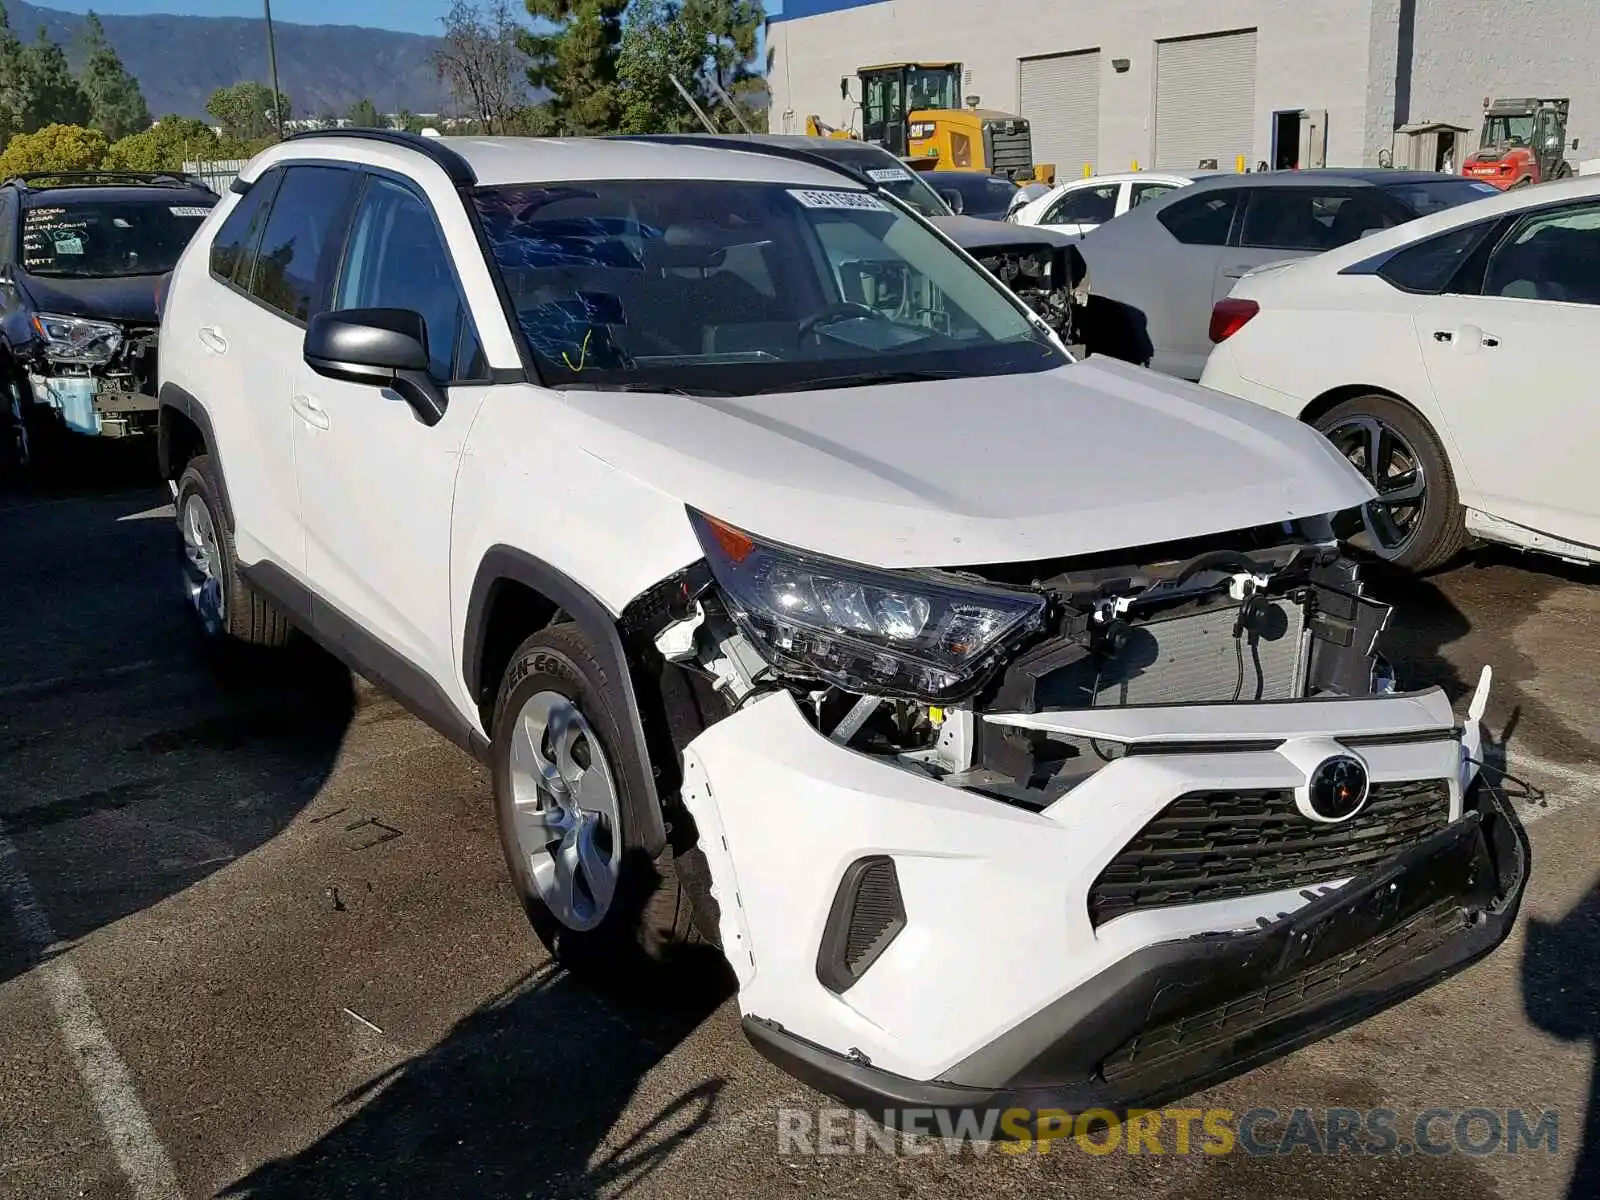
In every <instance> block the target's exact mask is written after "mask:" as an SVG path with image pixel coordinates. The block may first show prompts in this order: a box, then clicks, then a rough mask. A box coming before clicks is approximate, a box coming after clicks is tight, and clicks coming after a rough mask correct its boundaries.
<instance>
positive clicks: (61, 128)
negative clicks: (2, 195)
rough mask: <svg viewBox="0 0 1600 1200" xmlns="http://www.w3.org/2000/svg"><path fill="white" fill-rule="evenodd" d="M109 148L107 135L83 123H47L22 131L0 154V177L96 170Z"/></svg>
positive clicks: (103, 163)
mask: <svg viewBox="0 0 1600 1200" xmlns="http://www.w3.org/2000/svg"><path fill="white" fill-rule="evenodd" d="M109 148H110V146H109V144H108V143H107V142H106V135H105V134H103V133H101V132H100V131H99V130H98V129H85V128H83V127H82V126H81V125H46V126H45V127H44V128H43V129H40V130H37V131H35V132H33V133H19V134H17V135H16V136H15V137H13V138H12V139H11V141H10V142H9V143H7V145H6V148H5V152H4V153H0V179H9V178H10V177H11V176H13V175H26V174H29V173H31V172H37V171H96V170H99V169H100V168H101V167H102V166H104V165H105V160H106V151H107V150H108V149H109Z"/></svg>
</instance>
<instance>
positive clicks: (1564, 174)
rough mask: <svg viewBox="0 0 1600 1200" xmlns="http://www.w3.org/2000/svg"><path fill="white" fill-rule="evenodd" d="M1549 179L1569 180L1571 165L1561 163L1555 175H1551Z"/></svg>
mask: <svg viewBox="0 0 1600 1200" xmlns="http://www.w3.org/2000/svg"><path fill="white" fill-rule="evenodd" d="M1551 178H1552V179H1571V178H1572V164H1571V163H1569V162H1563V163H1562V164H1561V165H1559V166H1558V167H1556V169H1555V173H1554V174H1552V175H1551Z"/></svg>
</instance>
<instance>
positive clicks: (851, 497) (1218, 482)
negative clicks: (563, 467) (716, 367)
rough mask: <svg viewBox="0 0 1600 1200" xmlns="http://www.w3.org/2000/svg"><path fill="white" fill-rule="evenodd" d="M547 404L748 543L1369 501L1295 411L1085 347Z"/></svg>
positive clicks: (1064, 551) (1055, 548)
mask: <svg viewBox="0 0 1600 1200" xmlns="http://www.w3.org/2000/svg"><path fill="white" fill-rule="evenodd" d="M564 396H565V401H566V404H567V406H568V408H567V416H568V418H569V419H570V420H571V421H572V423H573V425H572V428H571V429H570V431H569V433H570V436H572V437H573V438H574V440H575V441H576V443H577V445H578V446H579V447H580V448H581V449H583V450H584V451H586V452H588V453H589V454H592V455H593V456H595V457H597V458H599V459H601V460H603V461H604V462H606V463H608V464H610V465H611V466H612V467H614V468H616V469H618V470H620V471H622V472H624V473H626V474H627V475H629V476H631V477H633V478H635V479H637V480H639V481H640V482H642V483H645V484H647V485H649V486H650V487H652V488H654V489H657V490H659V491H661V492H663V493H664V494H666V495H667V496H670V497H672V498H673V499H674V500H678V501H681V502H682V503H684V504H687V505H692V506H694V507H695V508H698V509H701V510H702V511H705V512H708V513H710V514H712V515H714V516H717V517H720V518H722V519H723V520H726V521H728V522H730V523H732V524H734V525H737V526H740V527H741V528H744V529H747V530H749V531H750V532H752V533H754V534H756V535H758V536H760V537H763V538H768V539H772V540H775V541H779V542H785V543H787V544H789V545H792V546H796V547H800V548H804V549H808V550H812V551H815V552H818V553H822V554H828V555H832V556H834V557H836V558H843V559H849V560H851V561H854V562H861V563H867V564H871V565H874V566H880V567H919V566H947V567H954V566H968V565H977V564H982V563H999V562H1017V561H1027V560H1031V559H1044V558H1054V557H1061V556H1069V555H1079V554H1089V553H1094V552H1097V551H1102V550H1115V549H1121V548H1132V547H1137V546H1143V545H1149V544H1152V543H1156V542H1164V541H1169V540H1172V539H1176V538H1184V537H1192V536H1197V535H1201V534H1206V533H1220V532H1224V531H1228V530H1233V529H1242V528H1247V527H1250V526H1255V525H1265V524H1270V523H1272V522H1276V521H1283V520H1289V519H1291V518H1295V517H1306V516H1316V515H1318V514H1321V513H1328V512H1335V511H1339V510H1342V509H1347V508H1351V507H1353V506H1355V505H1358V504H1361V503H1363V502H1365V501H1367V500H1369V499H1371V498H1372V495H1373V493H1372V491H1371V489H1370V487H1369V486H1368V484H1367V483H1366V481H1365V480H1364V479H1362V478H1361V476H1360V475H1359V474H1358V473H1357V472H1356V471H1355V469H1354V468H1353V467H1351V466H1350V465H1349V463H1347V462H1346V461H1345V460H1344V458H1343V457H1342V456H1341V455H1340V454H1339V453H1338V452H1337V451H1336V450H1334V449H1333V447H1332V446H1330V445H1329V444H1328V443H1327V442H1326V441H1325V440H1324V439H1323V438H1322V436H1321V435H1319V434H1318V433H1316V432H1315V431H1314V430H1312V429H1310V428H1309V427H1307V426H1305V425H1302V424H1301V423H1300V422H1298V421H1295V420H1293V419H1291V418H1288V417H1284V416H1281V415H1279V414H1277V413H1274V412H1271V411H1269V410H1267V409H1264V408H1259V407H1256V406H1254V405H1251V404H1249V403H1247V402H1244V401H1240V400H1235V399H1232V398H1231V397H1227V396H1223V395H1220V394H1218V393H1216V392H1212V391H1209V390H1207V389H1204V388H1201V387H1198V386H1196V385H1193V384H1188V383H1184V382H1182V381H1179V380H1175V379H1169V378H1167V377H1165V376H1162V375H1158V374H1155V373H1154V372H1151V371H1147V370H1145V369H1143V368H1138V367H1131V366H1128V365H1126V364H1124V363H1119V362H1115V361H1111V360H1106V359H1099V358H1093V359H1089V360H1087V361H1085V362H1082V363H1078V364H1075V365H1072V366H1067V367H1063V368H1061V369H1059V370H1055V371H1050V372H1047V373H1042V374H1034V375H1013V376H1000V377H994V378H985V379H960V380H948V381H939V382H929V383H907V384H894V385H887V386H881V387H860V388H847V389H843V390H839V391H827V392H789V393H779V394H776V395H770V396H753V397H748V398H735V399H724V398H701V397H687V396H674V395H655V394H636V393H621V392H586V391H572V392H567V393H565V394H564Z"/></svg>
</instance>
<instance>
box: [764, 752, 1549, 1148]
mask: <svg viewBox="0 0 1600 1200" xmlns="http://www.w3.org/2000/svg"><path fill="white" fill-rule="evenodd" d="M1465 801H1466V803H1465V811H1464V812H1463V814H1462V816H1461V818H1460V819H1458V820H1456V821H1454V822H1452V823H1451V824H1450V825H1449V826H1448V827H1447V828H1445V829H1444V830H1442V831H1441V832H1440V833H1438V834H1437V835H1435V836H1433V837H1431V838H1429V839H1428V840H1427V841H1425V842H1422V843H1419V844H1418V845H1417V846H1415V847H1413V848H1412V849H1411V850H1409V851H1407V852H1405V853H1403V854H1401V855H1399V856H1397V857H1396V858H1395V859H1393V860H1391V861H1390V862H1389V863H1388V864H1386V865H1385V866H1384V867H1382V868H1381V869H1379V870H1376V871H1374V872H1372V873H1370V874H1369V875H1366V876H1363V877H1360V878H1358V879H1355V880H1353V881H1351V882H1350V883H1349V884H1347V885H1345V886H1344V887H1342V888H1339V889H1337V890H1335V891H1332V892H1329V893H1328V894H1326V895H1322V896H1320V897H1319V898H1317V899H1315V900H1313V901H1312V902H1311V903H1309V904H1307V905H1306V906H1305V907H1303V908H1300V909H1298V910H1297V911H1295V912H1293V913H1292V914H1290V915H1288V916H1285V917H1283V918H1282V919H1280V920H1278V921H1277V922H1275V923H1273V924H1270V925H1266V926H1265V927H1263V928H1260V929H1258V930H1254V931H1250V932H1242V933H1210V934H1201V935H1198V936H1194V937H1190V938H1186V939H1182V940H1179V941H1173V942H1167V943H1163V944H1159V945H1153V946H1148V947H1146V948H1144V949H1142V950H1139V951H1136V952H1135V953H1133V954H1131V955H1129V956H1127V957H1126V958H1124V959H1122V960H1121V961H1119V962H1118V963H1116V964H1115V965H1113V966H1112V967H1111V968H1109V969H1108V970H1106V971H1104V972H1103V973H1101V974H1099V975H1097V976H1095V977H1094V978H1092V979H1090V980H1089V981H1087V982H1086V983H1084V984H1083V985H1081V986H1080V987H1078V988H1077V989H1075V990H1073V991H1072V992H1070V993H1068V994H1067V995H1066V996H1064V997H1062V998H1061V999H1060V1000H1058V1001H1056V1002H1055V1003H1054V1004H1052V1005H1050V1006H1048V1007H1047V1008H1045V1009H1044V1010H1043V1011H1041V1012H1039V1013H1038V1014H1036V1015H1035V1016H1033V1017H1031V1018H1030V1019H1028V1020H1027V1021H1024V1022H1023V1023H1021V1024H1020V1025H1018V1026H1016V1027H1015V1028H1014V1029H1012V1030H1011V1031H1009V1032H1008V1033H1006V1034H1005V1035H1003V1037H1002V1038H1001V1039H999V1040H1000V1041H1001V1042H1005V1043H1007V1045H1005V1046H1003V1047H1001V1046H998V1045H995V1046H991V1047H987V1048H985V1050H980V1051H979V1052H978V1054H977V1055H975V1056H974V1058H982V1057H985V1056H987V1055H988V1054H989V1052H991V1051H993V1052H994V1053H993V1057H996V1058H997V1059H1000V1060H1005V1061H1013V1062H1014V1061H1018V1057H1017V1052H1018V1048H1019V1045H1026V1046H1028V1047H1029V1052H1028V1053H1027V1054H1026V1056H1025V1060H1026V1063H1027V1065H1026V1066H1025V1067H1023V1068H1022V1069H1021V1070H1020V1071H1017V1072H1016V1073H1015V1074H1014V1075H1013V1077H1012V1078H1011V1079H1010V1080H1009V1081H1008V1082H1007V1083H1006V1084H1005V1085H1004V1086H1002V1087H998V1088H980V1087H971V1086H964V1085H962V1084H959V1083H953V1082H947V1081H945V1080H943V1079H936V1080H932V1081H923V1080H915V1079H908V1078H906V1077H904V1076H899V1075H895V1074H893V1073H891V1072H888V1071H884V1070H881V1069H877V1068H874V1067H872V1066H871V1065H869V1064H865V1063H863V1062H861V1061H860V1060H859V1059H858V1058H852V1057H849V1056H846V1055H841V1054H838V1053H835V1052H833V1051H831V1050H828V1049H826V1048H824V1047H822V1046H819V1045H816V1044H815V1043H812V1042H809V1041H806V1040H805V1039H803V1038H800V1037H797V1036H795V1035H794V1034H792V1033H789V1032H787V1031H785V1030H784V1029H783V1028H782V1027H781V1026H779V1025H777V1024H776V1023H774V1022H771V1021H767V1020H764V1019H762V1018H761V1017H759V1016H755V1015H747V1016H746V1017H745V1019H744V1029H745V1032H746V1034H747V1035H748V1036H749V1038H750V1040H751V1042H752V1043H753V1044H754V1045H755V1047H756V1049H757V1050H759V1051H760V1052H761V1053H762V1054H763V1055H765V1056H766V1057H767V1058H769V1059H771V1060H772V1061H773V1062H774V1063H776V1064H777V1065H779V1066H781V1067H782V1068H784V1069H785V1070H786V1071H788V1072H790V1073H791V1074H793V1075H795V1076H796V1077H797V1078H799V1079H801V1080H803V1081H804V1082H806V1083H809V1084H811V1085H813V1086H814V1087H816V1088H817V1089H818V1090H820V1091H823V1092H825V1093H827V1094H829V1095H831V1096H834V1097H836V1098H838V1099H839V1100H841V1101H843V1102H845V1103H847V1104H849V1105H851V1106H852V1107H855V1108H858V1109H860V1110H863V1111H865V1112H867V1113H869V1114H870V1115H872V1116H873V1117H875V1118H877V1119H879V1120H881V1121H883V1123H884V1124H886V1125H889V1126H897V1125H901V1124H903V1123H904V1118H905V1117H906V1116H907V1115H910V1114H916V1115H917V1116H918V1117H919V1118H920V1115H921V1114H925V1113H927V1112H928V1111H929V1110H944V1111H949V1112H953V1113H959V1112H963V1111H974V1110H981V1111H991V1110H1004V1109H1022V1110H1026V1111H1028V1112H1031V1113H1034V1114H1039V1113H1040V1112H1042V1111H1044V1110H1058V1111H1059V1110H1067V1111H1078V1112H1081V1111H1084V1110H1087V1109H1107V1110H1110V1111H1111V1112H1114V1113H1118V1114H1122V1113H1125V1112H1126V1111H1127V1110H1128V1109H1129V1108H1133V1107H1143V1106H1149V1105H1156V1104H1161V1103H1165V1102H1167V1101H1169V1100H1172V1099H1175V1098H1177V1097H1179V1096H1183V1095H1186V1094H1188V1093H1190V1092H1193V1091H1195V1090H1197V1089H1200V1088H1203V1087H1207V1086H1209V1085H1211V1084H1214V1083H1217V1082H1219V1081H1221V1080H1223V1079H1226V1078H1229V1077H1231V1076H1233V1075H1236V1074H1239V1073H1241V1072H1243V1071H1245V1070H1248V1069H1250V1068H1251V1067H1254V1066H1256V1065H1259V1064H1261V1063H1263V1062H1266V1061H1268V1060H1270V1059H1273V1058H1276V1057H1278V1056H1280V1055H1282V1054H1285V1053H1287V1052H1289V1051H1291V1050H1294V1049H1296V1048H1298V1047H1300V1046H1303V1045H1305V1044H1307V1043H1309V1042H1312V1041H1315V1040H1317V1039H1319V1038H1322V1037H1325V1036H1327V1035H1329V1034H1331V1033H1334V1032H1336V1031H1338V1030H1340V1029H1344V1028H1347V1027H1348V1026H1350V1025H1353V1024H1355V1023H1357V1022H1359V1021H1361V1020H1363V1019H1365V1018H1366V1017H1368V1016H1370V1015H1372V1014H1373V1013H1376V1012H1378V1011H1380V1010H1381V1009H1384V1008H1387V1007H1389V1006H1391V1005H1393V1004H1396V1003H1398V1002H1399V1001H1401V1000H1404V999H1406V998H1407V997H1409V996H1412V995H1415V994H1416V993H1418V992H1420V991H1422V990H1424V989H1426V988H1428V987H1429V986H1431V985H1433V984H1434V983H1437V982H1438V981H1440V980H1442V979H1444V978H1446V977H1448V976H1449V975H1452V974H1454V973H1456V972H1458V971H1460V970H1462V969H1464V968H1465V967H1467V966H1469V965H1470V964H1472V963H1474V962H1476V961H1477V960H1478V959H1480V958H1482V957H1483V956H1485V955H1486V954H1488V953H1489V952H1490V951H1492V950H1493V949H1494V948H1495V947H1496V946H1498V945H1499V944H1500V943H1501V942H1502V941H1503V940H1504V939H1505V937H1506V935H1507V934H1508V933H1509V932H1510V930H1511V927H1512V925H1513V924H1514V922H1515V920H1516V916H1517V910H1518V907H1519V906H1520V904H1521V900H1522V894H1523V890H1524V888H1525V886H1526V884H1527V879H1528V872H1529V865H1530V853H1529V848H1528V841H1527V836H1526V834H1525V833H1524V831H1523V828H1522V824H1521V822H1520V821H1519V820H1518V819H1517V817H1516V815H1515V814H1514V813H1513V812H1512V811H1511V808H1510V806H1509V804H1508V803H1507V801H1506V800H1505V798H1504V797H1503V795H1501V794H1500V793H1499V792H1497V791H1496V790H1495V789H1493V788H1491V787H1489V786H1488V785H1487V784H1485V783H1484V782H1482V781H1481V780H1479V781H1478V782H1477V783H1475V784H1474V785H1473V787H1472V788H1471V790H1470V791H1469V793H1468V795H1467V796H1466V797H1465ZM969 1065H970V1064H962V1066H963V1067H967V1066H969ZM947 1074H949V1073H947Z"/></svg>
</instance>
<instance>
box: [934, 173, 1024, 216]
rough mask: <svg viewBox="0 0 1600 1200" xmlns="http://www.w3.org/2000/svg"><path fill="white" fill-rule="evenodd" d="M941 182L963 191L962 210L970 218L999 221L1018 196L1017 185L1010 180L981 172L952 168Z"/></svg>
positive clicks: (945, 186)
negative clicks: (954, 169) (985, 218)
mask: <svg viewBox="0 0 1600 1200" xmlns="http://www.w3.org/2000/svg"><path fill="white" fill-rule="evenodd" d="M938 183H939V186H940V187H942V188H948V189H949V190H951V191H954V192H960V193H961V202H962V212H964V213H965V214H966V215H967V216H969V217H988V218H990V219H991V220H999V219H1000V218H1002V217H1004V216H1005V215H1006V213H1008V212H1010V211H1011V202H1012V201H1013V200H1015V199H1016V198H1017V185H1016V184H1014V183H1012V182H1011V181H1010V180H1009V179H1002V178H1001V177H1000V176H998V175H985V174H982V173H980V172H977V171H949V172H946V173H944V174H943V175H942V176H941V177H940V178H939V180H938Z"/></svg>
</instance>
